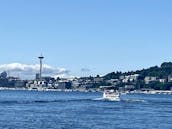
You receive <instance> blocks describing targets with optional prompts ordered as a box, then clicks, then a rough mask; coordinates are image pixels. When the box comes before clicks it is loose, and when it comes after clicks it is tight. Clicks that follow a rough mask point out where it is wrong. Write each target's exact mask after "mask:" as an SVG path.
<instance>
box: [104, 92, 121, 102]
mask: <svg viewBox="0 0 172 129" xmlns="http://www.w3.org/2000/svg"><path fill="white" fill-rule="evenodd" d="M103 99H104V100H110V101H119V100H120V93H119V92H118V91H115V90H105V91H104V93H103Z"/></svg>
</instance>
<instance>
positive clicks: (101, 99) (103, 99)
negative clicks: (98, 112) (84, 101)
mask: <svg viewBox="0 0 172 129" xmlns="http://www.w3.org/2000/svg"><path fill="white" fill-rule="evenodd" d="M93 100H94V101H115V102H118V101H121V99H105V98H96V99H93Z"/></svg>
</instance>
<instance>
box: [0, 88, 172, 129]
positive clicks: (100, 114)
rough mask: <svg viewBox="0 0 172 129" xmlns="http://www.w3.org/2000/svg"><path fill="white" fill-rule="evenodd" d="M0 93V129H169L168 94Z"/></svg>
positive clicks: (170, 97) (171, 104) (170, 98)
mask: <svg viewBox="0 0 172 129" xmlns="http://www.w3.org/2000/svg"><path fill="white" fill-rule="evenodd" d="M101 96H102V94H101V93H80V92H36V91H0V129H172V124H171V122H172V95H143V94H130V95H124V96H122V100H121V101H119V102H111V101H103V100H100V99H97V98H100V97H101Z"/></svg>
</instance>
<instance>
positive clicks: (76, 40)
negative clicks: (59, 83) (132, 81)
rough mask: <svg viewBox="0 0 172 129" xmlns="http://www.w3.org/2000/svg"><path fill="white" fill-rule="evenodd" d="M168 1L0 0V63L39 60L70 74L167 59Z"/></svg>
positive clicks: (170, 43)
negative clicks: (41, 54)
mask: <svg viewBox="0 0 172 129" xmlns="http://www.w3.org/2000/svg"><path fill="white" fill-rule="evenodd" d="M171 5H172V1H171V0H142V1H139V0H120V1H117V0H116V1H115V0H108V1H107V0H85V1H81V0H61V1H60V0H28V1H24V0H5V1H0V45H1V49H0V54H1V56H0V64H10V63H21V64H29V65H31V64H36V63H39V62H38V60H37V56H39V55H40V53H43V54H44V56H45V57H46V58H45V60H44V63H46V64H48V65H50V66H53V67H59V68H65V69H67V70H69V71H70V74H71V75H74V76H87V75H96V74H100V75H103V74H106V73H109V72H112V71H117V70H118V71H119V70H121V71H130V70H136V69H142V68H147V67H149V66H154V65H160V64H161V63H162V62H164V61H172V36H171V34H172V8H171Z"/></svg>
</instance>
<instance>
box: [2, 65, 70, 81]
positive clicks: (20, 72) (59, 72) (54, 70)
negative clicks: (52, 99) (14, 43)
mask: <svg viewBox="0 0 172 129" xmlns="http://www.w3.org/2000/svg"><path fill="white" fill-rule="evenodd" d="M3 71H6V72H7V73H8V74H9V75H10V76H15V77H16V76H19V77H20V78H22V79H34V78H35V74H36V73H39V64H34V65H29V64H21V63H10V64H0V72H3ZM69 75H70V71H69V70H67V69H65V68H58V67H53V66H50V65H47V64H44V65H43V76H53V77H68V76H69Z"/></svg>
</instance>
